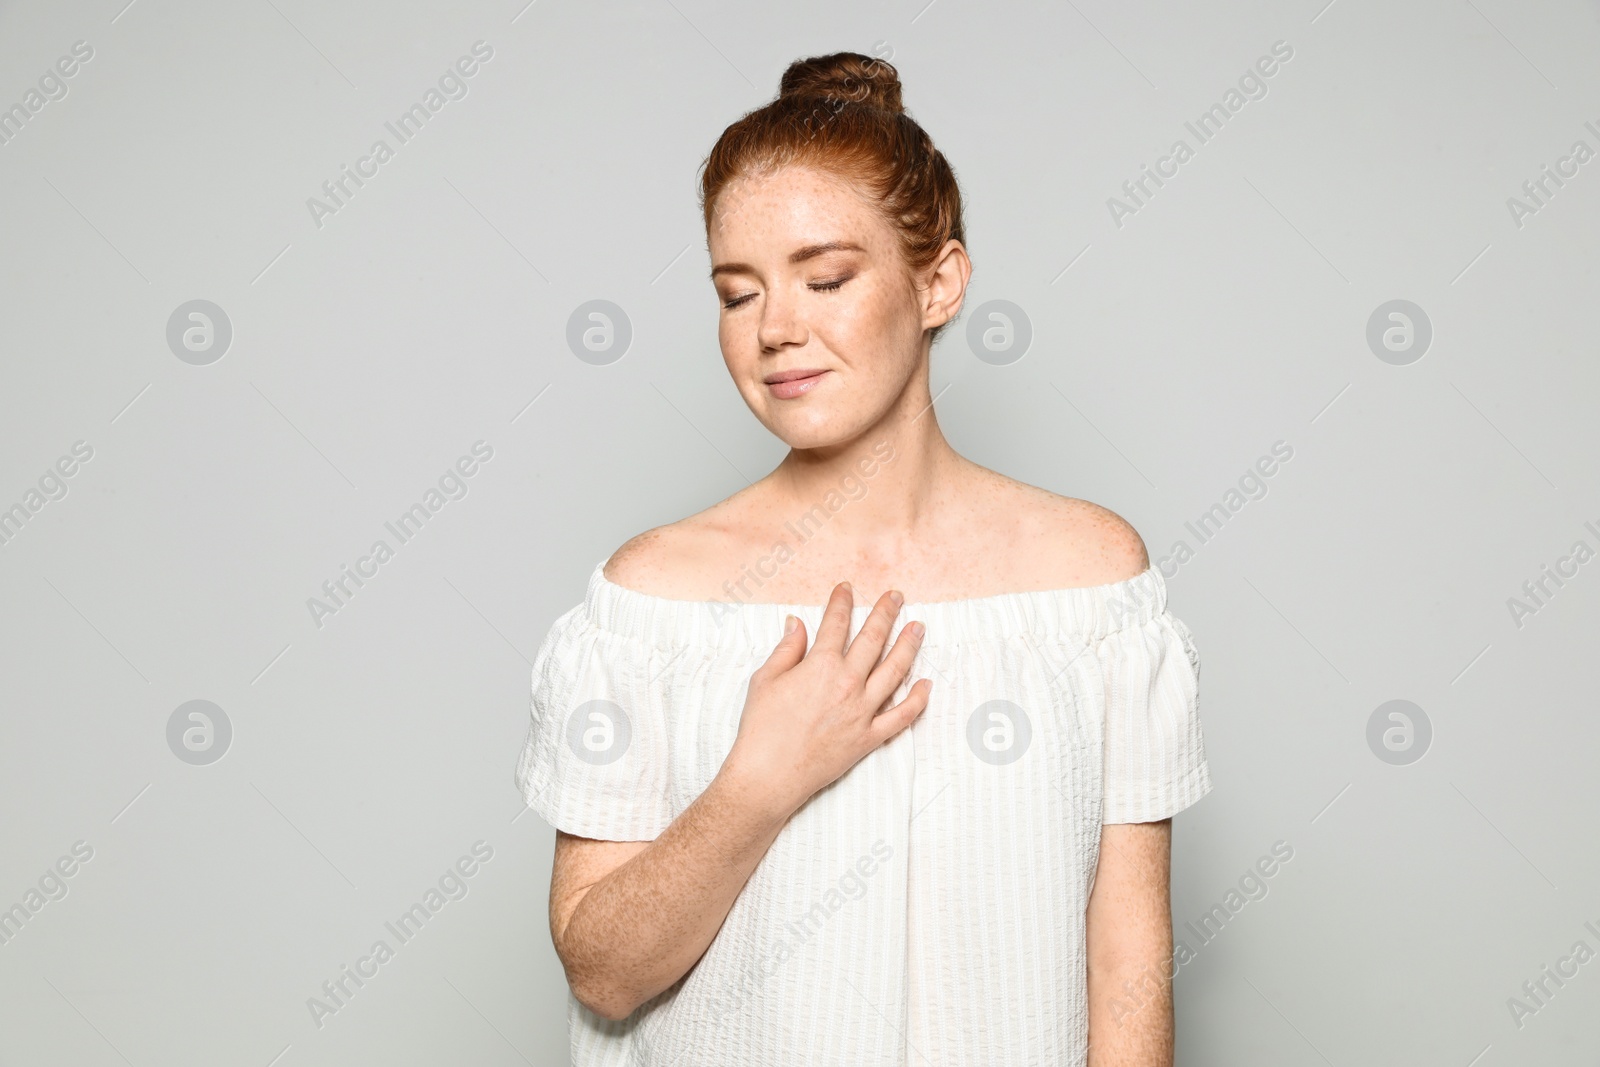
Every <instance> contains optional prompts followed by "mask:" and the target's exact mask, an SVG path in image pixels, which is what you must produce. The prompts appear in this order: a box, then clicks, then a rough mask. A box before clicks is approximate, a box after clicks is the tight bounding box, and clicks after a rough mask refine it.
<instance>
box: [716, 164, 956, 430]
mask: <svg viewBox="0 0 1600 1067" xmlns="http://www.w3.org/2000/svg"><path fill="white" fill-rule="evenodd" d="M708 238H709V241H708V243H709V247H710V252H711V270H712V283H713V285H714V286H715V288H716V291H717V299H718V301H719V303H720V305H721V311H720V323H719V326H718V331H717V335H718V341H719V343H720V344H721V346H722V358H723V361H724V362H725V363H726V364H727V365H728V372H729V373H730V374H732V375H733V381H734V384H735V385H736V386H738V389H739V393H740V394H741V395H742V396H743V397H744V400H745V403H746V404H748V405H750V410H751V411H753V412H754V413H755V416H756V418H758V419H760V420H761V422H762V424H763V425H764V426H766V428H767V429H768V430H770V431H772V433H773V434H775V435H776V436H777V437H778V438H780V439H781V440H782V441H784V442H785V443H786V444H788V445H789V446H790V447H792V448H816V447H821V446H827V445H833V444H840V443H844V442H847V441H850V440H852V439H854V438H855V437H858V436H859V435H861V434H863V433H865V432H866V431H867V430H868V429H869V428H871V427H872V426H873V425H875V424H876V423H878V422H879V421H880V420H881V419H882V418H883V417H884V415H885V414H886V413H887V412H888V411H889V410H890V408H891V407H893V406H894V404H895V403H896V402H897V401H901V400H903V399H904V398H905V395H906V391H907V386H908V385H909V384H910V383H911V382H912V381H913V379H914V377H915V376H916V374H917V372H918V371H919V369H921V366H922V363H923V356H922V348H923V346H922V339H923V332H924V329H925V328H926V326H930V325H937V324H938V323H939V322H940V321H943V319H944V318H945V317H947V316H944V315H939V314H935V315H934V316H933V318H932V321H925V320H926V319H927V316H926V315H925V313H924V303H923V300H922V299H921V296H920V295H919V294H918V292H917V291H916V290H915V288H914V287H913V285H912V281H911V279H910V278H909V277H908V275H907V273H906V268H905V263H904V261H903V260H902V259H901V258H900V253H899V250H898V248H897V246H896V244H895V235H894V233H893V231H892V230H891V229H890V228H889V224H888V223H887V222H885V221H884V219H883V218H882V216H881V215H879V214H878V212H877V210H876V209H875V208H874V207H873V206H872V205H871V204H870V203H869V202H868V201H867V200H865V199H864V198H863V197H862V196H861V195H860V194H859V193H857V192H856V191H855V189H854V188H853V187H852V186H851V185H849V184H848V183H846V182H845V181H843V180H841V179H839V178H835V177H834V176H832V175H830V174H827V173H825V172H823V171H819V170H816V169H814V168H811V167H803V166H789V167H784V168H782V169H781V170H779V171H778V172H777V173H775V174H771V175H764V176H760V177H749V176H747V177H745V178H743V179H741V180H738V181H735V182H732V183H730V184H729V185H727V186H726V187H725V188H724V189H723V191H722V193H721V194H719V195H718V197H717V200H716V203H715V206H714V211H713V214H712V216H711V232H710V234H709V235H708ZM801 371H807V372H811V375H812V376H810V377H806V378H803V379H800V380H796V381H792V382H789V383H786V384H776V383H773V382H772V381H771V378H772V377H773V376H775V375H791V374H794V373H795V372H801ZM922 391H923V392H926V385H925V384H924V386H923V390H922ZM925 403H926V397H924V398H922V401H921V403H919V404H918V408H919V410H920V408H921V406H922V404H925Z"/></svg>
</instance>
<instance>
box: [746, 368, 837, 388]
mask: <svg viewBox="0 0 1600 1067" xmlns="http://www.w3.org/2000/svg"><path fill="white" fill-rule="evenodd" d="M821 373H822V368H820V367H804V368H801V369H800V370H785V371H779V372H778V373H777V374H769V375H767V376H766V377H765V378H763V379H761V380H762V381H764V382H766V383H767V384H768V385H776V384H777V383H779V382H792V381H794V380H796V379H797V378H814V377H816V376H817V375H819V374H821Z"/></svg>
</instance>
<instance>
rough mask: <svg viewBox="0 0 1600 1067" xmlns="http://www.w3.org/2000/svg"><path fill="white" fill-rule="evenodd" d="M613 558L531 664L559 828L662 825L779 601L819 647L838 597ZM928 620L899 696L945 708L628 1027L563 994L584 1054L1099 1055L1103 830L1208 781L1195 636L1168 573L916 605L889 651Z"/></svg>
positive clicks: (864, 1060)
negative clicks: (745, 586)
mask: <svg viewBox="0 0 1600 1067" xmlns="http://www.w3.org/2000/svg"><path fill="white" fill-rule="evenodd" d="M604 566H605V562H604V561H602V562H601V563H599V564H597V565H596V566H595V569H594V571H593V573H592V574H591V575H590V577H589V583H588V588H587V591H586V592H585V594H584V598H583V602H582V603H580V604H578V605H576V606H574V607H573V608H571V609H570V610H569V611H567V612H566V613H564V614H563V615H561V616H560V617H559V618H557V619H556V620H555V622H554V624H553V625H552V626H551V628H550V631H549V633H548V635H547V636H546V637H545V640H544V642H543V644H542V645H541V646H540V648H539V650H538V653H537V655H536V657H535V660H534V664H533V693H532V722H531V725H530V729H529V732H528V736H527V742H526V745H525V746H524V747H523V750H522V754H521V757H520V759H519V761H518V763H517V769H516V782H517V786H518V788H519V789H521V791H522V794H523V796H524V798H525V799H526V801H527V803H528V804H529V805H530V806H531V807H532V808H533V809H534V811H536V812H537V813H538V814H539V815H540V817H542V818H543V819H544V820H545V821H546V822H547V823H549V824H550V825H551V826H554V827H557V828H559V829H561V830H565V831H567V832H568V833H571V834H577V835H580V836H583V837H592V838H602V839H606V840H613V841H645V840H650V839H653V838H655V837H656V836H657V835H659V834H660V833H661V832H662V831H663V830H665V829H666V828H667V826H668V825H669V824H670V823H671V822H672V820H673V819H674V818H675V817H676V816H677V815H678V814H679V813H680V812H682V811H683V810H684V809H685V808H686V807H688V805H689V804H690V803H691V802H692V801H693V800H694V799H695V798H696V797H697V796H699V795H700V793H701V792H703V791H704V790H705V788H706V786H707V785H709V784H710V782H711V780H712V778H713V777H714V776H715V775H716V773H717V771H718V769H719V768H720V767H721V765H722V761H723V759H724V758H725V757H726V756H727V754H728V751H729V749H730V747H731V746H732V744H733V740H734V737H735V735H736V733H737V730H738V726H739V718H740V714H741V712H742V710H743V708H744V700H745V694H746V689H747V685H748V682H749V677H750V674H751V672H753V671H754V670H755V669H756V668H757V667H759V666H760V665H761V664H762V663H763V662H764V661H765V660H766V659H767V657H768V656H769V655H770V654H771V652H772V649H773V646H774V645H776V644H777V642H778V640H779V639H780V638H781V637H782V636H783V620H784V616H785V615H786V614H789V613H792V614H794V615H797V616H799V617H800V618H801V619H802V620H804V622H805V624H806V627H807V634H808V637H809V638H811V639H814V638H815V635H816V632H817V627H818V625H819V624H820V622H821V619H822V612H823V607H824V606H823V605H807V604H736V603H724V602H721V601H687V600H673V599H668V598H665V597H659V596H653V595H649V594H645V593H640V592H638V591H636V590H632V589H628V588H626V587H624V586H621V585H617V584H616V583H614V582H612V581H610V580H609V579H607V578H606V577H605V575H604V573H603V570H604ZM871 607H872V606H871V605H870V604H863V605H858V606H856V608H855V610H854V613H853V617H852V620H851V625H850V634H851V636H852V637H853V636H854V635H855V634H856V632H857V631H859V629H860V627H861V624H862V623H863V622H864V621H865V620H866V617H867V615H868V614H869V613H870V611H871ZM914 619H916V620H921V621H922V622H923V623H924V624H925V625H926V627H927V632H926V636H925V637H924V640H923V644H922V647H921V648H920V649H919V650H918V653H917V656H916V659H915V660H914V662H913V663H912V668H911V671H910V672H909V674H908V675H907V677H906V679H905V681H904V682H903V683H902V684H901V685H900V687H899V688H898V689H896V691H895V693H894V695H893V696H892V698H891V703H898V702H899V701H901V700H903V699H904V698H905V696H906V693H907V692H908V691H909V689H910V687H911V685H912V683H914V682H915V681H916V680H917V679H918V678H922V677H927V678H930V679H932V681H933V690H932V693H931V695H930V699H929V703H928V707H927V709H926V710H925V711H924V712H923V713H922V715H921V716H920V717H919V718H918V719H917V720H916V721H915V722H914V723H913V724H912V725H911V726H910V727H909V728H908V729H906V730H904V731H903V732H901V733H900V734H899V735H897V736H896V737H894V738H893V739H892V740H890V741H889V742H887V743H886V744H884V745H883V746H881V747H880V748H878V749H876V750H875V751H873V752H871V753H870V754H868V755H867V756H866V757H865V758H864V759H862V760H861V762H859V763H858V764H856V765H855V766H854V767H852V768H851V769H850V770H849V771H847V772H846V773H845V774H844V775H843V776H842V777H841V778H839V779H838V780H837V781H836V782H834V783H833V784H832V785H830V786H828V787H827V788H825V789H823V790H822V791H821V792H819V793H817V794H816V795H815V796H813V797H812V798H811V799H810V800H809V801H808V802H806V804H804V805H803V806H802V807H801V808H800V809H799V811H797V812H796V813H795V815H794V816H793V818H791V819H790V820H789V822H788V823H787V824H786V825H785V827H784V828H783V830H782V831H781V832H780V833H779V834H778V837H777V839H776V840H775V841H774V842H773V844H772V847H771V849H770V850H769V851H768V852H767V854H766V855H765V856H764V857H763V858H762V860H761V862H760V864H759V865H758V866H757V867H756V869H755V871H754V873H753V874H752V875H751V878H750V880H749V882H748V883H747V884H746V885H745V887H744V889H743V890H742V891H741V892H740V893H739V896H738V898H737V899H736V900H735V901H734V904H733V907H732V909H731V910H730V911H729V913H728V916H727V919H726V921H725V922H724V923H723V925H722V928H721V929H720V930H719V931H718V933H717V935H716V937H715V939H714V940H713V941H712V943H711V946H710V947H709V948H708V949H707V950H706V953H705V955H704V956H702V957H701V959H700V960H699V962H697V963H696V964H695V966H694V967H693V968H692V969H690V971H689V972H688V973H687V974H686V975H684V977H683V978H681V979H679V980H678V981H677V982H676V983H675V984H673V985H672V986H671V987H669V988H668V989H666V990H665V991H663V992H662V993H660V994H659V995H658V996H656V997H654V998H652V999H651V1000H649V1001H647V1002H646V1003H644V1004H643V1005H641V1006H640V1007H639V1008H638V1010H636V1011H635V1012H634V1013H633V1014H632V1015H630V1016H629V1017H628V1018H626V1019H623V1020H621V1021H612V1020H607V1019H605V1018H603V1017H602V1016H599V1015H597V1014H595V1013H593V1012H591V1011H589V1010H588V1009H587V1008H585V1007H583V1005H582V1004H580V1003H579V1002H578V1000H577V998H576V997H573V996H572V995H571V994H570V992H569V994H568V1022H569V1027H570V1037H571V1042H572V1062H573V1064H574V1065H575V1067H602V1065H604V1067H623V1065H628V1067H644V1065H654V1067H666V1065H682V1067H687V1065H690V1064H708V1065H717V1067H724V1065H727V1067H734V1065H737V1067H766V1065H773V1067H777V1065H780V1064H781V1065H785V1067H788V1065H801V1064H805V1065H835V1064H837V1065H846V1064H848V1065H850V1067H910V1065H919V1067H928V1065H938V1067H945V1065H950V1067H956V1065H960V1067H977V1065H1001V1064H1003V1065H1006V1067H1022V1065H1027V1064H1049V1065H1052V1067H1059V1065H1063V1064H1066V1065H1078V1067H1081V1065H1082V1064H1083V1063H1084V1062H1085V1057H1086V1047H1087V1031H1088V1022H1087V1000H1086V970H1085V968H1086V956H1085V942H1084V926H1085V922H1084V916H1085V909H1086V907H1087V905H1088V900H1089V891H1090V888H1091V886H1092V884H1093V880H1094V873H1095V866H1096V862H1097V860H1098V858H1099V851H1100V827H1101V825H1102V824H1103V823H1121V822H1153V821H1156V820H1159V819H1164V818H1166V817H1167V816H1169V815H1172V814H1174V813H1175V812H1178V811H1182V810H1183V809H1184V808H1187V807H1188V806H1189V805H1191V804H1193V803H1194V802H1195V801H1197V800H1199V799H1200V798H1201V797H1203V796H1204V795H1205V794H1206V793H1207V792H1209V791H1210V789H1211V779H1210V772H1209V769H1208V766H1207V763H1206V756H1205V744H1204V740H1203V738H1202V734H1201V729H1200V718H1199V706H1198V696H1199V670H1200V660H1199V654H1198V653H1197V651H1196V650H1195V645H1194V640H1193V637H1192V636H1191V634H1190V632H1189V630H1188V628H1187V627H1186V626H1184V624H1183V623H1182V622H1180V621H1179V620H1178V619H1177V618H1175V617H1173V615H1172V614H1171V613H1169V612H1168V610H1167V590H1166V584H1165V582H1164V580H1163V579H1162V577H1161V574H1160V572H1158V571H1157V570H1155V569H1154V568H1153V567H1151V568H1148V569H1146V570H1145V571H1144V572H1143V573H1141V574H1138V575H1136V576H1134V577H1132V578H1128V579H1126V580H1124V581H1120V582H1116V583H1112V584H1106V585H1097V586H1088V587H1079V588H1072V589H1058V590H1050V591H1045V592H1025V593H1002V594H999V595H996V596H987V597H978V598H973V599H967V600H948V601H933V602H928V603H921V604H906V605H905V606H904V607H903V608H902V609H901V610H900V613H899V615H898V616H897V617H896V618H895V621H894V627H893V631H892V632H891V634H890V637H889V640H888V642H886V644H885V648H886V649H887V648H888V647H891V646H892V645H893V642H894V640H895V638H896V637H898V635H899V632H900V630H901V628H902V627H903V626H905V625H906V624H907V623H909V622H911V621H912V620H914Z"/></svg>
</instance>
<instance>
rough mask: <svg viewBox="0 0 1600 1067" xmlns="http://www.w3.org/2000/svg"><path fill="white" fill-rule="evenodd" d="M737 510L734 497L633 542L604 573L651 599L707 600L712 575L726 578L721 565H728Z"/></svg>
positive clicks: (625, 544)
mask: <svg viewBox="0 0 1600 1067" xmlns="http://www.w3.org/2000/svg"><path fill="white" fill-rule="evenodd" d="M732 508H733V505H732V503H731V498H730V500H724V501H722V502H721V503H719V504H716V505H714V506H712V507H710V508H707V509H706V510H704V511H701V512H698V513H697V514H694V515H690V516H688V517H687V518H683V519H679V520H678V521H677V522H671V523H667V524H666V525H664V526H656V527H653V528H652V529H649V530H646V531H645V532H644V533H641V534H639V535H637V536H635V537H631V538H629V539H628V540H627V541H625V542H623V544H622V545H621V547H619V548H618V549H617V550H616V551H615V552H613V553H611V558H610V559H608V560H606V564H605V568H604V570H602V571H601V573H602V574H604V575H605V577H606V580H607V581H610V582H613V583H615V584H617V585H620V586H624V587H626V588H628V589H632V590H635V591H637V592H640V593H646V594H649V595H650V596H660V597H667V598H669V599H672V600H701V599H703V598H704V592H705V590H706V588H708V586H707V582H708V581H709V580H710V578H709V577H708V576H710V575H715V574H718V573H720V572H719V571H718V569H717V568H718V565H719V564H721V563H725V561H726V558H727V551H728V538H729V530H730V526H731V525H732V523H731V521H730V512H731V511H732Z"/></svg>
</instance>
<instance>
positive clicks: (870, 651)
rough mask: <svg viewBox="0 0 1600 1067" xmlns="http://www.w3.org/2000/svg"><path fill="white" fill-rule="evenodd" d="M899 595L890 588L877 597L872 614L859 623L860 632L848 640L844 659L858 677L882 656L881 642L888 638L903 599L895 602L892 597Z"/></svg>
mask: <svg viewBox="0 0 1600 1067" xmlns="http://www.w3.org/2000/svg"><path fill="white" fill-rule="evenodd" d="M899 595H900V594H899V591H898V590H894V589H891V590H889V591H888V592H887V593H885V594H883V595H882V596H881V597H879V598H878V603H877V605H876V606H875V607H874V608H873V609H872V614H870V615H868V616H867V621H866V622H864V623H862V624H861V632H860V633H858V634H856V636H855V638H854V639H853V640H852V641H851V642H850V648H849V649H848V650H847V651H846V652H845V654H844V659H845V662H846V663H848V664H849V665H850V668H851V669H852V670H853V671H855V673H856V675H857V676H858V677H861V678H865V677H866V676H867V674H868V673H869V672H871V670H872V668H873V667H874V666H876V665H877V662H878V660H879V659H880V658H881V657H882V656H883V644H884V642H885V641H887V640H889V631H890V630H891V629H893V628H894V617H895V616H896V615H898V614H900V607H901V604H902V603H904V600H905V598H904V597H901V599H900V602H899V603H896V601H895V600H894V598H895V597H897V596H899Z"/></svg>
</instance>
